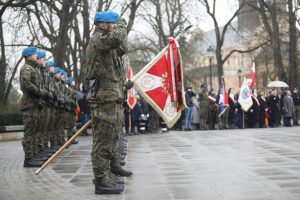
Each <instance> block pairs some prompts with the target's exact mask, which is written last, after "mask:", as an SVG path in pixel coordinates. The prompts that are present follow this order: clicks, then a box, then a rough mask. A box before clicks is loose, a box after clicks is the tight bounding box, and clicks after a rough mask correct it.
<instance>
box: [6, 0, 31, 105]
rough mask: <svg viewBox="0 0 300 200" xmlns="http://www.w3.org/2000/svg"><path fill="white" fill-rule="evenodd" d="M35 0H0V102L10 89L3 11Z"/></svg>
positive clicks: (20, 6)
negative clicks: (7, 74)
mask: <svg viewBox="0 0 300 200" xmlns="http://www.w3.org/2000/svg"><path fill="white" fill-rule="evenodd" d="M36 1H37V0H25V1H21V2H20V1H16V0H8V1H6V2H2V1H1V2H0V43H1V56H0V104H6V103H7V99H8V95H9V93H10V89H11V81H9V82H8V84H7V82H6V73H7V65H8V64H7V60H6V51H5V38H4V34H3V24H4V23H5V22H4V21H3V19H2V16H3V14H4V12H5V11H6V10H7V9H8V8H24V7H26V6H28V5H30V4H32V3H34V2H36ZM14 75H15V73H12V77H11V78H10V79H11V80H12V79H13V78H14Z"/></svg>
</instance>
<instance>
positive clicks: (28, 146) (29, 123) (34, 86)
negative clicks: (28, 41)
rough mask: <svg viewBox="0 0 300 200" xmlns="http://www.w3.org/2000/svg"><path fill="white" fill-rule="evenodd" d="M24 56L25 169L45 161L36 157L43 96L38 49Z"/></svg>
mask: <svg viewBox="0 0 300 200" xmlns="http://www.w3.org/2000/svg"><path fill="white" fill-rule="evenodd" d="M22 56H23V57H24V59H25V64H24V65H23V66H22V68H21V71H20V87H21V90H22V92H23V96H22V98H21V102H20V109H21V111H22V112H23V123H24V137H23V140H22V145H23V150H24V153H25V160H24V165H23V166H24V167H40V166H42V164H43V160H41V159H40V158H38V157H36V155H35V151H36V146H35V141H36V139H37V138H38V137H37V132H36V128H37V121H38V118H37V117H38V103H39V98H40V97H41V96H42V95H43V94H42V91H41V90H40V88H39V85H40V77H39V71H38V68H37V63H36V61H37V48H36V47H34V46H30V47H27V48H25V49H24V50H23V52H22Z"/></svg>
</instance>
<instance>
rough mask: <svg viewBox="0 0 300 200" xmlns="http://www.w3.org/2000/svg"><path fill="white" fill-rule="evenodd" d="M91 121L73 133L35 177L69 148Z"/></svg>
mask: <svg viewBox="0 0 300 200" xmlns="http://www.w3.org/2000/svg"><path fill="white" fill-rule="evenodd" d="M91 123H92V121H91V120H89V121H88V122H87V123H86V124H85V125H84V126H83V127H81V129H79V131H77V133H75V134H74V135H73V136H72V137H71V138H70V139H69V140H68V141H67V142H66V143H65V144H64V145H63V146H62V147H60V149H59V150H58V151H57V152H56V153H55V154H53V155H52V156H51V157H50V158H49V159H48V160H47V161H46V162H45V163H44V164H43V165H42V166H41V167H40V168H39V169H38V170H37V171H36V172H35V175H38V174H39V173H40V172H41V171H42V170H43V169H45V168H46V167H47V166H48V165H49V164H50V163H51V162H52V161H53V160H54V159H55V158H56V157H57V156H58V155H59V154H60V153H61V152H62V151H63V150H64V149H65V148H66V147H67V146H69V145H70V144H71V143H72V142H73V141H74V140H75V139H76V138H77V137H78V136H79V135H81V133H82V132H83V131H84V130H85V129H86V128H87V127H89V126H90V125H91Z"/></svg>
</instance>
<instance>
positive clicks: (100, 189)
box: [93, 179, 124, 194]
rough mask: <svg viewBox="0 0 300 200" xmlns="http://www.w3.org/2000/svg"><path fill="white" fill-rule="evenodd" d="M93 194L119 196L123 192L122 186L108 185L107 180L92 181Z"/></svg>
mask: <svg viewBox="0 0 300 200" xmlns="http://www.w3.org/2000/svg"><path fill="white" fill-rule="evenodd" d="M93 182H94V184H95V194H120V193H122V192H123V191H124V186H121V185H118V184H114V183H110V182H109V181H108V180H106V181H101V180H97V179H94V180H93Z"/></svg>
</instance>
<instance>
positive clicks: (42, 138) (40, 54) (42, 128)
mask: <svg viewBox="0 0 300 200" xmlns="http://www.w3.org/2000/svg"><path fill="white" fill-rule="evenodd" d="M45 62H46V52H45V51H43V50H39V51H37V64H38V69H39V76H40V86H39V87H40V90H41V91H43V93H44V95H43V96H42V97H40V99H39V112H38V123H37V135H38V140H37V148H36V152H35V154H36V155H37V156H38V157H46V158H49V157H51V155H52V153H53V152H52V151H51V150H50V149H49V146H48V141H49V134H50V133H49V132H48V130H47V128H48V123H49V105H48V104H47V102H48V101H49V99H50V98H52V96H51V93H50V91H49V88H48V85H47V84H46V78H47V75H48V71H47V70H46V65H45Z"/></svg>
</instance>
